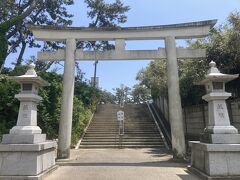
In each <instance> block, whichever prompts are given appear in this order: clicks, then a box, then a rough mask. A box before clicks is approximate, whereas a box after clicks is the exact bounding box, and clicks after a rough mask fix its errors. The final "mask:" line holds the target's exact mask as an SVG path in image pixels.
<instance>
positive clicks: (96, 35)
mask: <svg viewBox="0 0 240 180" xmlns="http://www.w3.org/2000/svg"><path fill="white" fill-rule="evenodd" d="M215 23H216V20H209V21H199V22H191V23H182V24H172V25H160V26H143V27H123V28H85V27H56V26H32V25H29V26H28V27H29V29H30V30H31V31H32V32H33V35H34V36H35V37H36V38H37V39H38V40H43V41H65V42H66V48H65V49H64V50H58V51H56V52H39V53H38V57H37V59H38V60H41V61H45V60H46V61H56V60H62V61H64V78H63V93H62V106H61V119H60V124H59V142H58V158H64V159H65V158H69V157H70V144H71V131H72V109H73V95H74V71H75V60H90V61H95V60H96V59H97V60H141V59H142V60H146V59H167V76H168V100H169V119H170V124H171V132H172V149H173V154H174V157H176V158H183V157H184V155H185V151H186V148H185V137H184V127H183V126H184V124H183V119H182V106H181V99H180V94H179V77H178V67H177V58H201V57H205V55H206V51H205V50H204V49H184V48H176V42H175V40H176V39H191V38H202V37H206V36H207V35H208V34H209V30H210V28H211V27H212V26H214V25H215ZM98 40H100V41H101V40H103V41H109V40H111V41H115V46H116V47H115V50H109V51H83V50H82V49H76V41H98ZM125 40H164V41H165V48H159V49H157V50H125Z"/></svg>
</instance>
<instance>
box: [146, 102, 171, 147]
mask: <svg viewBox="0 0 240 180" xmlns="http://www.w3.org/2000/svg"><path fill="white" fill-rule="evenodd" d="M147 107H148V109H149V112H150V113H151V115H152V117H153V120H154V122H155V124H156V126H157V129H158V131H159V134H160V136H161V138H162V139H163V142H164V144H165V146H166V148H167V149H168V150H169V149H170V147H169V145H168V143H167V141H166V139H165V137H164V135H163V133H162V130H161V128H160V127H159V124H158V122H157V120H156V118H155V116H154V114H153V112H152V109H151V108H150V104H149V102H147Z"/></svg>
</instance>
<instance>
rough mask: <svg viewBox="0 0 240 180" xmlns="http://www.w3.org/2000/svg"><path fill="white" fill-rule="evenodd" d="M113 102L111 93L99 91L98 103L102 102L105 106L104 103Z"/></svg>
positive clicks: (113, 98) (113, 97)
mask: <svg viewBox="0 0 240 180" xmlns="http://www.w3.org/2000/svg"><path fill="white" fill-rule="evenodd" d="M115 100H116V99H115V96H114V95H113V94H112V93H110V92H108V91H106V90H101V91H100V100H99V102H103V103H104V104H106V103H111V104H114V103H115Z"/></svg>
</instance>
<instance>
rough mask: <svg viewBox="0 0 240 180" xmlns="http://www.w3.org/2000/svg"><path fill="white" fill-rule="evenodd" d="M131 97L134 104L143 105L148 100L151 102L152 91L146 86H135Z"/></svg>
mask: <svg viewBox="0 0 240 180" xmlns="http://www.w3.org/2000/svg"><path fill="white" fill-rule="evenodd" d="M131 95H132V98H133V102H134V103H137V104H141V103H144V102H146V101H148V100H151V90H150V89H149V88H147V87H146V86H144V85H139V84H136V85H134V86H133V88H132V92H131Z"/></svg>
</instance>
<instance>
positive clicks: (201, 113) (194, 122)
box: [155, 97, 240, 139]
mask: <svg viewBox="0 0 240 180" xmlns="http://www.w3.org/2000/svg"><path fill="white" fill-rule="evenodd" d="M155 103H156V104H157V106H158V108H159V109H160V110H161V111H162V112H163V114H164V116H165V118H166V119H168V105H167V100H166V99H165V98H163V97H161V98H159V99H158V100H156V101H155ZM227 106H228V112H229V117H230V121H231V124H232V125H234V126H235V127H236V128H237V129H238V130H239V132H240V99H237V100H234V101H233V100H229V101H227ZM183 120H184V125H185V128H184V130H185V134H186V136H188V137H190V139H197V138H198V137H199V134H200V133H202V132H203V129H204V127H205V125H206V123H207V121H208V107H207V104H201V105H194V106H188V107H184V108H183Z"/></svg>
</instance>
